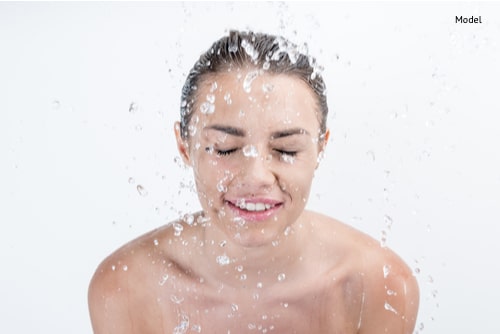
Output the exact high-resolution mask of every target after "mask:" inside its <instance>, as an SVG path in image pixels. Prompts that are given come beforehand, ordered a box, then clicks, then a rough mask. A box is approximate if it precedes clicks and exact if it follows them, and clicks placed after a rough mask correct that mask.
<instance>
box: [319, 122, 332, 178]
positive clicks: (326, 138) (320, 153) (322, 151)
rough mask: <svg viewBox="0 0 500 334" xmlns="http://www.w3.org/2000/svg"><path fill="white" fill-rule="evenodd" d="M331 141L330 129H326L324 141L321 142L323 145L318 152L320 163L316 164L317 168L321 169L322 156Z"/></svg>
mask: <svg viewBox="0 0 500 334" xmlns="http://www.w3.org/2000/svg"><path fill="white" fill-rule="evenodd" d="M329 139H330V129H326V131H325V133H324V134H323V140H322V142H321V145H320V147H319V152H318V163H317V164H316V168H318V167H319V163H320V160H321V156H322V155H323V154H324V152H325V149H326V145H327V144H328V140H329Z"/></svg>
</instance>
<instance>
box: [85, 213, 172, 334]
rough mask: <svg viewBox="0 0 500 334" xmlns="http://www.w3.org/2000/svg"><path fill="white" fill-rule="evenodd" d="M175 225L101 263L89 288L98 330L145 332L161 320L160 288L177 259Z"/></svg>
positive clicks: (143, 238)
mask: <svg viewBox="0 0 500 334" xmlns="http://www.w3.org/2000/svg"><path fill="white" fill-rule="evenodd" d="M175 224H176V223H175V222H174V223H170V224H167V225H165V226H163V227H160V228H158V229H155V230H153V231H151V232H148V233H146V234H144V235H142V236H140V237H138V238H137V239H134V240H132V241H130V242H129V243H127V244H125V245H124V246H122V247H120V248H119V249H117V250H116V251H115V252H113V253H112V254H111V255H109V256H108V257H107V258H106V259H104V260H103V261H102V262H101V264H100V265H99V266H98V268H97V270H96V271H95V273H94V276H93V277H92V280H91V282H90V286H89V291H88V303H89V310H90V316H91V320H92V327H93V329H94V333H96V334H98V333H125V334H126V333H138V332H142V333H145V332H147V328H148V327H149V326H151V325H153V324H155V323H156V322H155V318H157V321H158V323H160V322H161V317H162V314H161V309H160V307H159V305H158V302H157V299H158V298H159V296H160V295H159V294H158V291H157V290H156V289H157V287H161V283H162V282H161V280H162V278H163V277H166V276H167V275H168V273H167V271H168V270H169V267H172V266H174V265H173V264H174V263H175V262H176V259H175V256H174V255H173V254H174V253H175V248H176V240H177V239H176V238H175V229H174V226H175ZM151 301H153V302H151ZM137 310H141V312H137ZM141 314H147V315H148V319H147V321H146V319H141V316H140V315H141Z"/></svg>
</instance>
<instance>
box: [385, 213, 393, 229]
mask: <svg viewBox="0 0 500 334" xmlns="http://www.w3.org/2000/svg"><path fill="white" fill-rule="evenodd" d="M384 221H385V226H387V229H388V230H390V229H391V227H392V218H391V216H388V215H385V216H384Z"/></svg>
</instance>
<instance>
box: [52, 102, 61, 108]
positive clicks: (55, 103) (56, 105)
mask: <svg viewBox="0 0 500 334" xmlns="http://www.w3.org/2000/svg"><path fill="white" fill-rule="evenodd" d="M60 107H61V102H60V101H58V100H54V101H52V109H53V110H58V109H59V108H60Z"/></svg>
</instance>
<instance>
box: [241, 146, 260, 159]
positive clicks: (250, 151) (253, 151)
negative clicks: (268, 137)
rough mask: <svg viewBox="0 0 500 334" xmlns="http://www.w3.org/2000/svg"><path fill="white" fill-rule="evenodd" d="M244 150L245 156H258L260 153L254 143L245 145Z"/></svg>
mask: <svg viewBox="0 0 500 334" xmlns="http://www.w3.org/2000/svg"><path fill="white" fill-rule="evenodd" d="M242 151H243V155H244V156H245V157H252V158H256V157H257V156H258V155H259V152H258V151H257V148H256V147H255V146H253V145H245V146H244V147H243V150H242Z"/></svg>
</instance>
